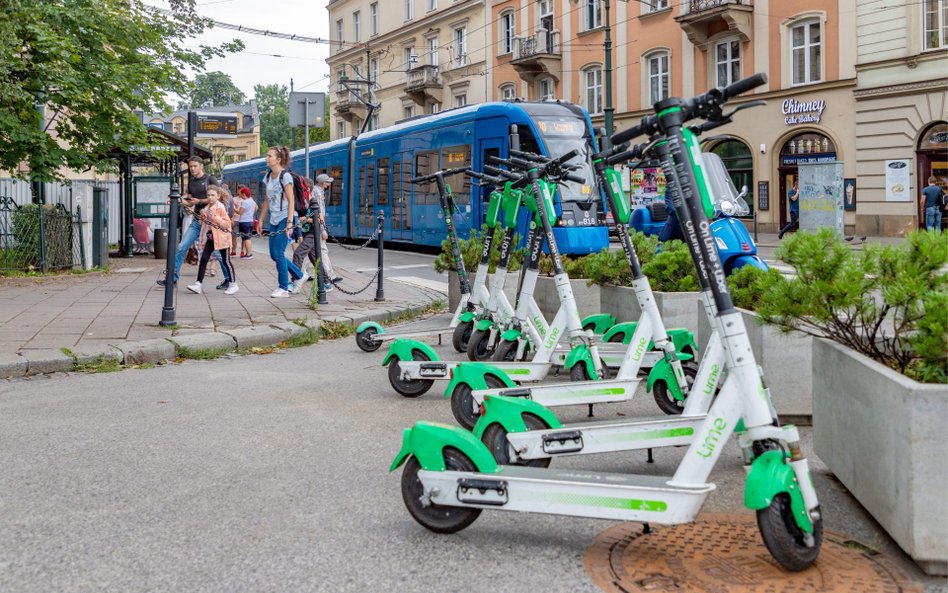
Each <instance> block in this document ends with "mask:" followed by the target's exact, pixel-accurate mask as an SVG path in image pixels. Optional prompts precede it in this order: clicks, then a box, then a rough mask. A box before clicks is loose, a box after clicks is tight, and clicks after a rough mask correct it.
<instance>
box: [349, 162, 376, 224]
mask: <svg viewBox="0 0 948 593" xmlns="http://www.w3.org/2000/svg"><path fill="white" fill-rule="evenodd" d="M357 166H358V168H357V172H358V173H357V176H356V183H357V184H358V186H357V188H356V192H355V196H354V197H355V200H356V205H355V206H356V207H355V216H356V224H355V227H356V229H355V230H356V236H358V237H370V236H371V235H372V233H373V232H374V231H375V225H376V214H375V190H376V159H375V158H374V157H370V158H363V159H359V161H358V165H357Z"/></svg>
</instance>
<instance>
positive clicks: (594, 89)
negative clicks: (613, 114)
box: [583, 66, 602, 114]
mask: <svg viewBox="0 0 948 593" xmlns="http://www.w3.org/2000/svg"><path fill="white" fill-rule="evenodd" d="M583 75H584V80H585V83H586V109H587V110H589V113H592V114H596V113H602V68H600V67H599V66H596V67H595V68H590V69H589V70H585V71H584V72H583Z"/></svg>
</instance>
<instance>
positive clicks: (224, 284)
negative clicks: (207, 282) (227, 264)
mask: <svg viewBox="0 0 948 593" xmlns="http://www.w3.org/2000/svg"><path fill="white" fill-rule="evenodd" d="M229 287H230V282H228V281H227V280H224V281H223V282H221V283H220V284H218V285H217V286H215V287H214V288H216V289H217V290H227V289H228V288H229Z"/></svg>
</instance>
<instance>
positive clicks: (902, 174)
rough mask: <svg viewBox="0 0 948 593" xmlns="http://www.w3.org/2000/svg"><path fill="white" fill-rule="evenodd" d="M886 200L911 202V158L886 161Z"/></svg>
mask: <svg viewBox="0 0 948 593" xmlns="http://www.w3.org/2000/svg"><path fill="white" fill-rule="evenodd" d="M885 201H886V202H911V201H912V196H911V194H910V193H909V160H908V159H899V160H896V161H886V162H885Z"/></svg>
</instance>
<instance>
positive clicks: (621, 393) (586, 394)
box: [471, 379, 641, 407]
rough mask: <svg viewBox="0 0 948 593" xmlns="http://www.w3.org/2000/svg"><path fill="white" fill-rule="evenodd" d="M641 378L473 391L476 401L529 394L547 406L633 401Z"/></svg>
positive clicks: (534, 399) (527, 395)
mask: <svg viewBox="0 0 948 593" xmlns="http://www.w3.org/2000/svg"><path fill="white" fill-rule="evenodd" d="M639 383H641V379H631V380H628V379H609V380H604V381H574V382H570V383H568V382H563V383H548V384H544V385H535V386H532V387H503V388H498V389H478V390H475V391H473V392H471V395H472V396H473V398H474V401H475V403H476V404H478V405H479V404H480V403H481V402H483V401H484V397H485V396H488V395H505V396H509V397H525V398H527V399H531V400H533V401H535V402H537V403H540V404H542V405H544V406H547V407H552V406H576V405H581V404H602V403H617V402H623V401H629V400H631V399H632V397H633V396H634V395H635V390H636V389H638V386H639Z"/></svg>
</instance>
